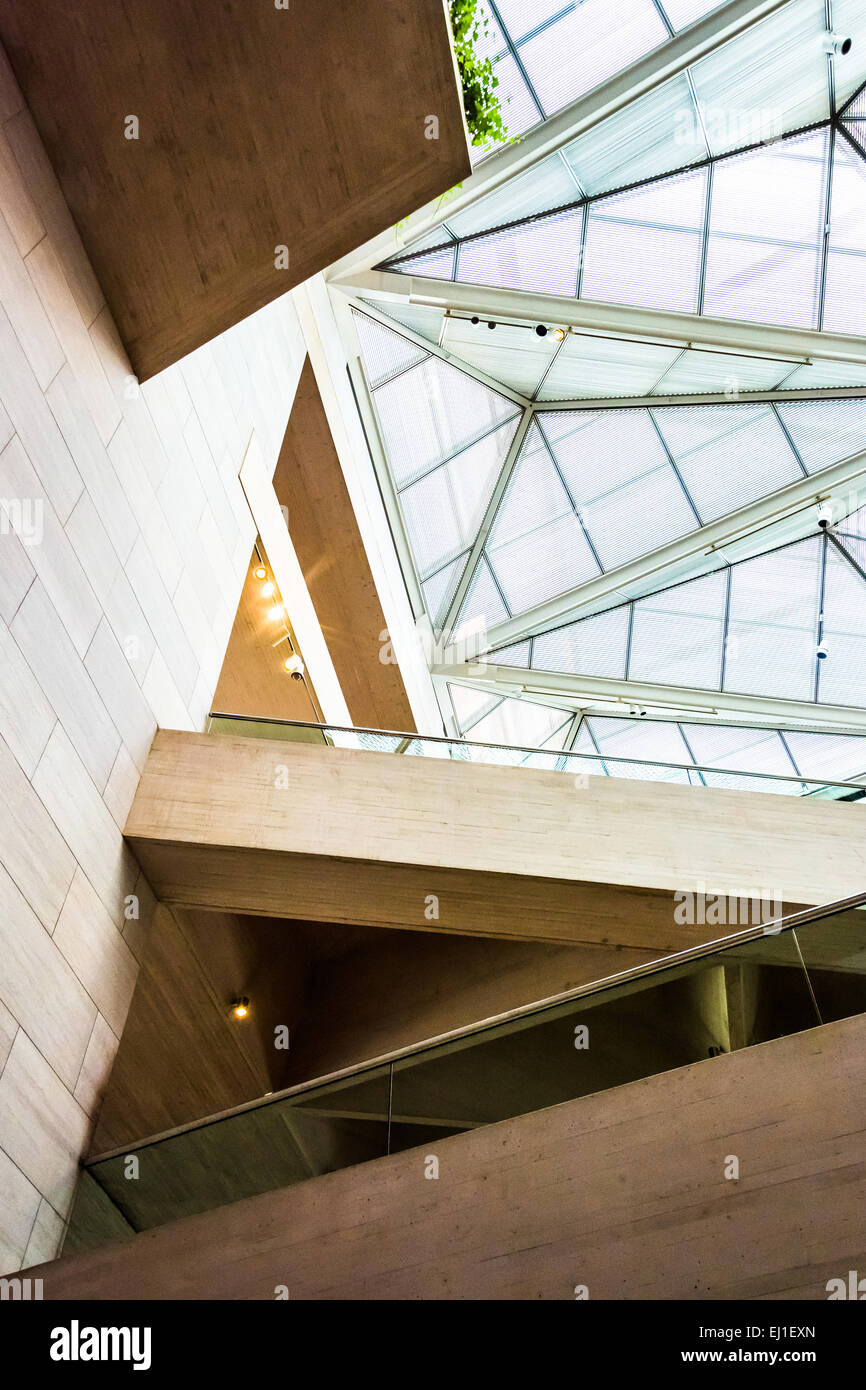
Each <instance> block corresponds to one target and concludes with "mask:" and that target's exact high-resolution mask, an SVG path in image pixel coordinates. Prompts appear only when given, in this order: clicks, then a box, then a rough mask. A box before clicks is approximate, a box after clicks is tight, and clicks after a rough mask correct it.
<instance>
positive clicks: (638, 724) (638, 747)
mask: <svg viewBox="0 0 866 1390" xmlns="http://www.w3.org/2000/svg"><path fill="white" fill-rule="evenodd" d="M587 723H588V724H589V727H590V730H591V732H592V737H593V739H594V741H595V743H596V746H597V747H598V751H599V753H601V754H603V755H604V756H605V757H609V758H613V757H616V758H645V759H647V761H649V762H656V763H662V764H670V763H690V762H691V761H692V759H691V757H690V756H689V750H688V748H687V746H686V743H685V740H684V739H683V736H682V734H681V733H680V731H679V728H678V727H677V725H676V724H669V723H666V722H665V721H664V720H653V721H651V722H648V723H645V722H644V721H643V720H630V719H606V718H604V717H602V716H599V715H591V716H590V717H589V718H588V720H587ZM667 770H668V772H669V777H665V778H664V780H665V781H667V780H671V781H678V782H681V781H682V782H688V781H689V778H688V777H687V776H685V775H683V774H682V773H677V772H676V770H675V769H674V768H669V769H667ZM608 772H609V774H610V775H611V777H639V778H643V779H646V780H655V778H656V777H658V774H659V770H658V769H657V770H656V772H655V774H653V773H652V772H651V769H649V768H643V769H642V768H640V767H638V766H634V765H632V766H629V765H628V764H622V763H615V762H611V763H609V764H608Z"/></svg>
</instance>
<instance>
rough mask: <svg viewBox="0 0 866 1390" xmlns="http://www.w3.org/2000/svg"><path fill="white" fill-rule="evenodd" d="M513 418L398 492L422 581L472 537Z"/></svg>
mask: <svg viewBox="0 0 866 1390" xmlns="http://www.w3.org/2000/svg"><path fill="white" fill-rule="evenodd" d="M515 428H516V426H515V424H514V422H512V421H509V422H507V423H506V424H504V425H501V426H500V427H499V429H497V430H495V431H494V432H493V433H492V434H488V435H485V436H484V438H483V439H479V440H478V442H477V443H476V444H472V445H470V446H469V447H468V448H467V449H464V450H463V451H462V452H461V453H459V454H456V455H455V456H454V458H452V459H451V460H450V462H448V463H443V464H440V465H439V466H438V467H436V468H434V469H433V470H432V471H431V472H430V473H427V474H426V475H425V476H424V477H423V478H421V479H420V480H419V481H418V482H415V483H412V484H411V485H410V486H409V487H407V488H404V489H403V490H402V491H401V493H400V507H401V510H402V512H403V520H404V523H405V526H406V534H407V536H408V538H409V544H410V546H411V548H412V555H413V557H414V560H415V564H416V566H417V569H418V573H419V576H420V578H421V579H422V580H423V579H426V578H428V577H429V576H430V575H432V574H435V573H436V571H437V570H439V569H441V568H442V566H443V565H444V564H446V563H448V561H450V560H452V559H455V558H456V557H457V556H458V555H459V554H460V553H461V552H462V551H464V550H466V549H468V548H469V547H470V546H471V545H472V543H473V541H474V540H475V537H476V535H477V534H478V530H479V528H480V526H481V521H482V518H483V516H484V512H485V509H486V507H487V504H488V502H489V501H490V498H491V496H492V494H493V489H494V487H495V486H496V480H497V479H498V477H499V474H500V472H501V469H502V465H503V463H504V461H505V455H506V453H507V452H508V446H509V444H510V443H511V440H512V437H513V435H514V431H515Z"/></svg>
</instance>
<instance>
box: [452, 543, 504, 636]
mask: <svg viewBox="0 0 866 1390" xmlns="http://www.w3.org/2000/svg"><path fill="white" fill-rule="evenodd" d="M507 617H509V612H508V609H507V608H506V607H505V604H504V603H503V602H502V595H501V594H500V592H499V589H498V588H497V586H496V581H495V580H494V578H493V575H492V573H491V570H490V567H489V565H488V564H487V561H486V560H485V559H484V557H483V556H482V558H481V562H480V563H479V565H478V568H477V570H476V571H475V574H474V576H473V578H472V583H471V584H470V585H469V589H468V591H467V594H466V598H465V600H464V603H463V607H462V608H461V610H460V613H459V615H458V618H457V624H456V627H457V633H458V637H459V633H460V629H461V628H463V627H469V626H471V628H472V631H473V632H478V631H484V632H486V631H487V629H488V628H491V627H493V625H494V623H502V622H505V619H506V618H507Z"/></svg>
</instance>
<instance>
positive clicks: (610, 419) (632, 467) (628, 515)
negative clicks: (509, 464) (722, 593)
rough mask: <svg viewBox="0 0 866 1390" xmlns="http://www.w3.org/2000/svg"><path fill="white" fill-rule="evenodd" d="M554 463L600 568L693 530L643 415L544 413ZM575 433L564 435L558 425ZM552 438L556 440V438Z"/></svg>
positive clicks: (679, 488) (679, 490) (632, 412)
mask: <svg viewBox="0 0 866 1390" xmlns="http://www.w3.org/2000/svg"><path fill="white" fill-rule="evenodd" d="M539 418H540V420H541V423H542V426H543V428H544V430H545V432H547V431H548V429H550V430H551V431H552V432H553V434H554V438H553V439H552V441H551V446H552V449H553V453H554V456H555V458H556V462H557V464H558V466H559V469H560V472H561V474H562V477H563V478H564V480H565V483H566V485H567V487H568V490H569V493H570V494H571V497H572V499H573V501H574V504H575V506H576V507H577V512H578V516H579V517H580V520H581V522H582V523H583V526H584V528H585V530H586V533H587V535H588V537H589V539H590V541H591V543H592V545H593V547H594V549H595V551H596V554H597V555H598V558H599V560H600V562H601V565H602V567H603V568H604V569H606V570H608V569H613V568H614V566H616V565H620V564H624V563H625V562H626V561H627V560H631V559H634V558H635V556H637V555H642V554H645V553H646V552H647V551H649V550H653V549H655V548H656V547H657V546H660V545H664V544H665V542H667V541H669V540H673V539H674V538H675V537H677V536H682V535H685V533H686V532H687V531H691V530H693V529H694V528H695V527H696V526H697V525H698V520H697V517H696V516H695V513H694V511H693V509H692V507H691V506H690V505H689V501H688V498H687V497H686V494H685V493H684V491H683V488H682V486H681V484H680V483H679V481H678V479H677V476H676V473H675V472H674V470H673V468H672V467H671V465H670V462H669V459H668V456H667V453H666V452H665V449H664V445H663V444H662V442H661V440H660V439H659V436H658V433H657V431H656V430H655V429H654V427H653V423H652V420H651V418H650V416H649V412H648V411H644V410H621V411H620V410H616V411H613V410H611V411H598V412H596V411H575V412H573V413H572V412H557V413H555V414H547V413H545V414H543V415H542V416H540V417H539ZM569 420H570V421H575V422H577V423H579V424H580V426H581V428H580V429H579V432H577V433H571V434H565V433H564V432H563V430H564V425H565V424H566V423H567V422H568V421H569ZM557 434H559V438H557V437H556V435H557Z"/></svg>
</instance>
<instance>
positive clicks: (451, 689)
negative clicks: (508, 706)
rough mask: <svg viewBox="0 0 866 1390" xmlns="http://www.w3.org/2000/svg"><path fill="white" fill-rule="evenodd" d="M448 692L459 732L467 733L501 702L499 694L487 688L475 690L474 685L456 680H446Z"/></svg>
mask: <svg viewBox="0 0 866 1390" xmlns="http://www.w3.org/2000/svg"><path fill="white" fill-rule="evenodd" d="M448 694H449V696H450V698H451V704H452V706H453V709H454V717H455V719H456V720H457V727H458V728H459V729H460V731H461V733H464V734H465V733H467V732H468V730H469V729H471V728H472V726H473V724H475V723H477V721H478V720H479V719H483V718H484V716H485V715H486V714H489V713H490V712H491V710H494V709H496V707H497V706H498V705H501V704H502V702H503V697H502V696H501V695H494V694H491V692H490V691H489V690H476V689H475V688H474V686H470V685H460V684H458V682H457V681H449V682H448Z"/></svg>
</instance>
